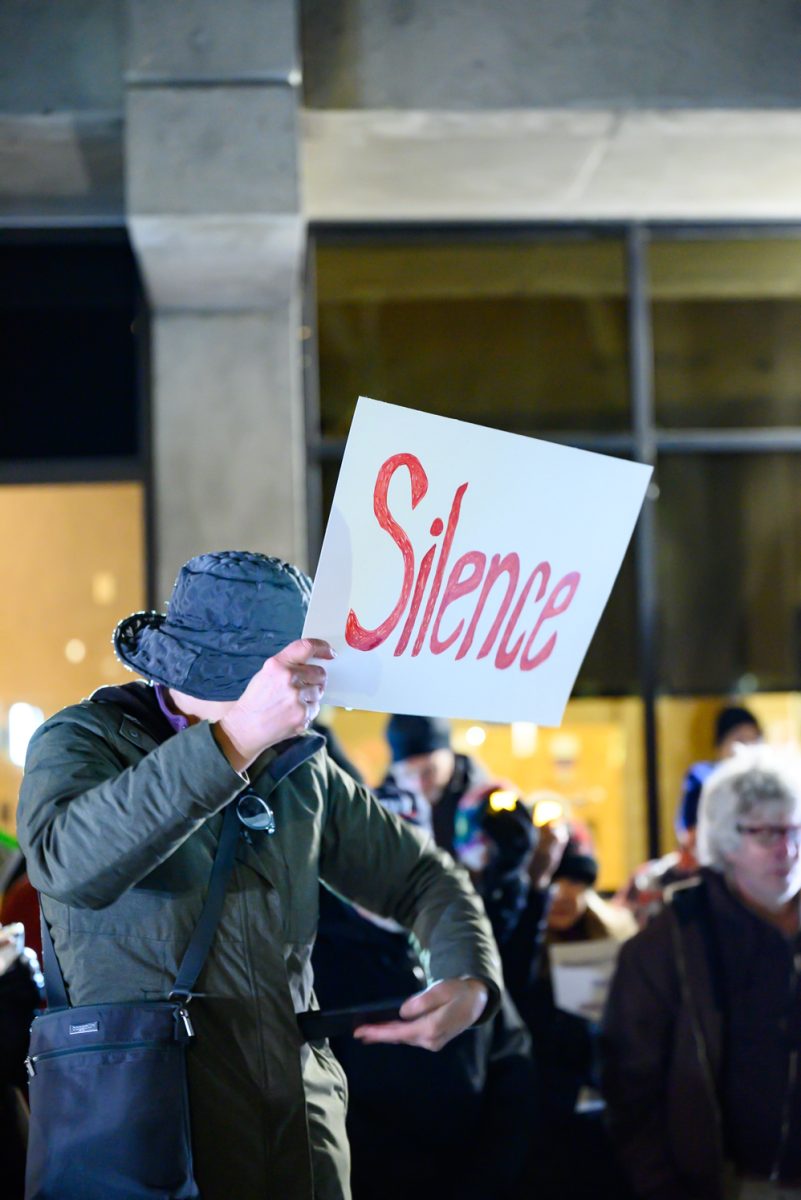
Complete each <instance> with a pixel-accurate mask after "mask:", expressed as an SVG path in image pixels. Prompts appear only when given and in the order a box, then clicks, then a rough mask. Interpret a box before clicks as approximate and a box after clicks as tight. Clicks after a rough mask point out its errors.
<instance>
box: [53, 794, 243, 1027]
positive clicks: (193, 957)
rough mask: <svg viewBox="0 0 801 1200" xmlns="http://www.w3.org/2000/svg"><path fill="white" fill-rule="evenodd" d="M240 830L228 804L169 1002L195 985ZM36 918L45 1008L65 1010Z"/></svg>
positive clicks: (186, 994)
mask: <svg viewBox="0 0 801 1200" xmlns="http://www.w3.org/2000/svg"><path fill="white" fill-rule="evenodd" d="M241 828H242V826H241V825H240V822H239V818H238V817H237V815H236V802H233V803H230V804H229V805H228V807H227V808H226V810H225V816H224V817H223V824H222V830H221V831H220V840H219V842H218V843H217V851H216V853H215V856H214V865H213V867H212V869H211V878H210V880H209V888H208V891H207V893H206V899H205V901H204V903H203V911H202V912H201V914H200V918H199V920H198V923H197V925H196V926H195V930H194V933H193V934H192V937H191V940H190V942H189V945H188V947H187V949H186V953H185V954H184V956H183V958H182V959H181V965H180V967H179V968H178V974H177V975H176V977H175V983H174V984H173V986H172V988H171V989H170V992H169V999H171V1000H172V999H175V1000H184V1001H186V1000H188V999H189V998H190V996H191V994H192V988H193V987H194V986H195V984H196V982H197V978H198V975H199V974H200V972H201V970H202V969H203V964H204V963H205V961H206V958H207V957H208V953H209V950H210V949H211V943H212V941H213V940H214V934H215V932H216V930H217V925H218V924H219V920H220V914H221V912H222V906H223V901H224V899H225V892H226V888H227V887H228V881H229V880H230V878H231V872H232V870H233V866H234V855H235V853H236V843H237V839H238V837H239V833H240V830H241ZM39 915H40V918H41V924H42V958H43V966H44V977H45V995H46V997H47V1007H48V1008H49V1009H53V1008H69V1007H70V1003H69V999H68V997H67V989H66V986H65V984H64V976H63V975H62V974H61V967H60V966H59V964H58V958H57V956H56V951H55V947H54V945H53V939H52V937H51V935H50V929H49V927H48V924H47V921H46V920H45V916H44V913H43V912H42V909H41V904H40V908H39Z"/></svg>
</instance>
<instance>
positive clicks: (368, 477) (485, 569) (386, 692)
mask: <svg viewBox="0 0 801 1200" xmlns="http://www.w3.org/2000/svg"><path fill="white" fill-rule="evenodd" d="M650 475H651V470H650V468H649V467H645V466H642V465H641V464H639V463H631V462H625V461H622V460H620V459H614V458H608V457H605V456H603V455H600V454H590V453H588V452H586V451H583V450H573V449H570V448H568V447H565V446H558V445H554V444H552V443H549V442H542V441H537V440H535V439H533V438H527V437H521V436H518V435H516V434H510V433H503V432H501V431H500V430H496V429H486V428H484V427H481V426H478V425H470V424H467V423H466V422H464V421H454V420H450V419H448V418H446V417H435V416H431V415H430V414H428V413H422V412H416V411H415V410H413V409H407V408H399V407H397V406H395V405H391V404H382V403H380V402H379V401H377V400H367V399H365V398H364V397H362V398H361V399H360V400H359V402H358V405H357V407H356V412H355V414H354V417H353V424H352V426H351V430H350V435H349V437H348V442H347V445H346V447H345V454H344V457H343V460H342V467H341V470H340V473H339V480H338V483H337V488H336V493H335V495H334V502H333V505H332V508H331V515H330V518H329V522H328V527H327V529H326V532H325V538H324V540H323V547H322V551H321V554H320V562H319V565H318V568H317V575H316V578H315V581H314V588H313V591H312V596H311V603H310V605H309V612H308V615H307V618H306V623H305V626H304V635H305V636H309V637H319V638H325V639H326V640H327V641H329V642H330V643H331V645H332V646H333V647H334V649H335V651H336V653H337V658H336V659H335V660H334V661H333V662H331V663H328V662H326V664H325V666H326V669H327V671H328V686H327V688H326V701H327V702H328V703H331V704H338V705H343V706H345V707H350V708H361V709H368V710H371V711H374V712H398V713H413V714H418V715H421V716H439V717H466V718H470V719H473V720H483V721H503V722H511V721H531V722H534V723H535V724H539V725H558V724H559V722H560V721H561V719H562V714H563V712H564V708H565V705H566V703H567V701H568V698H569V696H570V691H571V689H572V687H573V683H574V682H575V679H576V675H577V674H578V670H579V667H580V665H581V661H582V659H583V658H584V655H585V653H586V651H587V647H588V645H589V643H590V639H591V637H592V635H593V632H594V631H595V627H596V625H597V624H598V620H599V618H600V616H601V613H602V612H603V608H604V605H605V604H606V601H607V598H608V596H609V592H610V590H611V588H612V584H613V582H614V580H615V576H616V575H617V572H618V570H619V568H620V563H621V561H622V558H623V554H624V553H625V550H626V546H627V545H628V542H629V539H630V537H631V533H632V530H633V528H634V523H635V521H636V519H637V514H638V513H639V510H640V506H641V504H642V500H643V497H644V495H645V489H646V487H647V485H648V480H649V478H650Z"/></svg>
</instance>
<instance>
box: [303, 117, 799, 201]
mask: <svg viewBox="0 0 801 1200" xmlns="http://www.w3.org/2000/svg"><path fill="white" fill-rule="evenodd" d="M799 144H801V112H799V111H797V110H787V111H783V112H731V111H725V112H724V111H718V112H708V111H704V112H686V111H685V112H626V113H619V112H611V111H591V112H575V111H568V110H551V111H546V110H541V111H518V110H514V111H507V112H485V113H476V112H469V113H468V112H461V113H456V112H448V113H445V112H431V111H426V112H422V111H419V112H411V111H408V110H404V111H394V112H393V111H381V112H378V111H371V112H351V111H348V112H310V111H306V112H305V113H304V114H303V178H304V193H305V198H306V213H307V216H308V217H309V218H310V219H311V220H316V221H354V222H369V221H401V222H403V221H455V222H459V221H539V220H544V221H548V220H558V221H585V220H586V221H598V220H677V221H682V220H692V221H695V220H697V221H724V220H739V221H751V220H753V221H761V220H765V221H795V220H801V154H799V152H798V146H799Z"/></svg>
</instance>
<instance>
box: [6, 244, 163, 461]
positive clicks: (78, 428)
mask: <svg viewBox="0 0 801 1200" xmlns="http://www.w3.org/2000/svg"><path fill="white" fill-rule="evenodd" d="M136 295H137V277H136V268H135V265H134V260H133V255H132V253H131V250H130V248H129V246H128V245H127V243H119V244H99V245H88V244H77V243H76V244H71V245H63V244H50V243H48V244H38V245H29V244H18V243H13V244H4V245H2V246H0V378H1V379H2V384H3V410H2V419H1V420H0V458H2V459H4V460H7V461H8V460H20V459H27V460H35V459H69V458H90V457H92V458H98V457H103V456H112V457H127V456H133V455H135V454H137V453H138V451H139V449H140V445H139V440H140V438H139V412H138V404H137V396H138V393H137V378H136V375H137V346H136V340H137V334H143V333H144V330H139V329H137V326H136V323H135V313H136Z"/></svg>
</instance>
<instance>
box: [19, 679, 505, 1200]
mask: <svg viewBox="0 0 801 1200" xmlns="http://www.w3.org/2000/svg"><path fill="white" fill-rule="evenodd" d="M128 688H130V689H137V695H138V696H139V697H140V698H145V699H146V700H147V702H148V703H150V697H153V692H152V691H151V690H150V689H149V688H147V686H146V685H144V684H130V685H128ZM126 690H127V689H126ZM147 725H148V723H147V722H139V721H137V720H136V719H134V718H133V717H132V716H131V715H128V714H126V712H124V711H123V709H121V708H120V707H118V706H116V705H115V704H112V703H101V702H98V701H96V700H86V701H83V702H81V703H80V704H77V705H75V706H73V707H70V708H66V709H64V710H63V711H62V712H60V713H58V714H56V716H54V717H52V718H51V719H50V720H49V721H47V722H46V723H45V725H43V726H42V728H41V729H40V730H39V731H38V732H37V734H36V735H35V737H34V738H33V739H32V741H31V744H30V748H29V752H28V759H27V763H26V770H25V777H24V780H23V785H22V791H21V794H20V803H19V811H18V825H19V838H20V843H21V846H22V848H23V850H24V852H25V856H26V859H27V864H28V872H29V875H30V879H31V882H32V883H33V885H34V887H36V888H37V889H38V890H39V891H40V892H41V893H42V904H43V909H44V913H45V916H46V918H47V920H48V921H49V923H50V925H51V928H52V933H53V940H54V943H55V948H56V953H57V955H58V958H59V962H60V964H61V968H62V971H63V974H64V978H65V980H66V983H67V986H68V990H69V995H70V1002H71V1003H72V1004H91V1003H99V1002H109V1001H126V1000H127V1001H130V1000H141V999H161V998H164V997H165V996H166V994H167V993H168V991H169V989H170V985H171V984H172V982H173V980H174V978H175V975H176V973H177V970H178V965H179V962H180V960H181V957H182V955H183V952H184V950H185V948H186V946H187V944H188V942H189V939H190V937H191V934H192V931H193V929H194V926H195V924H196V922H197V920H198V917H199V915H200V911H201V907H202V904H203V900H204V897H205V891H206V887H207V883H208V880H209V875H210V872H211V865H212V861H213V858H214V853H215V850H216V846H217V839H218V834H219V830H220V826H221V824H222V816H221V810H222V809H223V808H224V807H225V805H226V804H228V803H229V801H231V800H232V799H233V797H234V796H236V794H237V793H238V792H239V791H241V790H242V787H243V780H242V777H241V776H240V775H238V774H237V773H236V772H235V771H234V770H233V769H232V767H231V766H230V765H229V763H228V761H227V759H226V758H225V756H224V755H223V754H222V752H221V750H220V749H219V747H218V745H217V742H216V741H215V739H214V737H213V735H212V731H211V727H210V726H209V725H208V723H206V722H202V723H200V724H196V725H193V726H191V727H190V728H188V729H186V730H184V731H183V732H181V733H177V734H173V735H172V736H168V737H167V740H166V741H163V742H162V743H159V741H158V739H157V738H156V737H154V736H153V735H152V733H151V732H148V728H146V726H147ZM149 728H150V729H151V730H152V725H150V726H149ZM275 757H276V751H275V750H268V751H266V752H265V753H264V755H262V756H261V757H260V758H259V759H258V760H257V762H256V763H255V764H254V766H253V767H251V769H250V779H251V782H252V784H253V786H254V787H255V790H256V791H257V792H258V793H259V795H261V796H263V797H264V798H265V799H268V800H269V803H270V805H271V807H272V808H273V811H274V813H275V820H276V832H275V835H274V836H272V837H270V836H267V835H266V834H256V835H255V836H254V838H253V842H252V844H251V845H248V844H247V843H246V841H245V840H244V839H240V843H239V847H238V850H237V860H236V865H235V869H234V875H233V878H232V880H231V882H230V883H229V885H228V891H227V894H226V900H225V905H224V908H223V914H222V917H221V919H220V925H219V928H218V932H217V935H216V938H215V941H214V943H213V945H212V949H211V952H210V954H209V957H208V960H207V962H206V966H205V967H204V970H203V972H202V974H201V976H200V979H199V981H198V984H197V989H196V991H197V996H196V998H195V999H194V1000H193V1002H192V1008H191V1012H192V1019H193V1023H194V1027H195V1031H196V1034H197V1036H196V1038H195V1039H194V1041H193V1043H192V1045H191V1048H190V1052H189V1089H190V1105H191V1111H192V1134H193V1147H194V1154H195V1171H196V1176H197V1179H198V1184H199V1187H200V1192H201V1196H202V1200H231V1197H232V1196H236V1198H237V1200H311V1198H312V1197H316V1198H317V1200H341V1198H343V1197H347V1196H348V1195H349V1186H348V1151H347V1141H346V1137H345V1123H344V1121H345V1105H346V1083H345V1077H344V1074H343V1072H342V1070H341V1068H340V1067H339V1064H338V1063H337V1062H336V1060H335V1059H334V1057H333V1055H332V1054H331V1052H330V1051H329V1050H328V1048H327V1044H325V1045H324V1044H323V1043H316V1044H314V1045H303V1044H302V1043H301V1040H300V1037H299V1034H298V1029H297V1025H296V1021H295V1013H296V1012H298V1011H301V1010H303V1009H305V1008H307V1007H309V1006H314V1004H315V1001H314V997H313V992H312V974H311V967H310V964H309V959H310V954H311V948H312V944H313V941H314V936H315V930H316V926H317V908H318V887H319V884H318V880H323V881H324V882H325V883H326V884H328V885H329V886H330V887H331V888H333V889H334V890H335V891H337V892H339V893H341V894H342V895H344V896H347V897H349V898H351V899H352V900H354V901H356V902H357V903H359V904H361V905H363V906H364V907H365V908H368V909H370V910H371V911H373V912H376V913H379V914H381V915H383V916H387V917H393V918H395V919H396V920H397V921H399V922H401V923H402V924H403V925H405V926H407V927H408V928H409V929H411V930H412V931H413V933H414V935H415V937H416V938H417V940H418V941H419V943H420V944H421V946H422V947H423V948H424V951H425V955H426V961H427V966H428V969H429V973H430V976H431V977H432V978H453V977H458V976H463V975H470V976H476V977H479V978H483V979H485V980H487V981H488V982H489V984H490V988H491V992H492V993H493V996H494V997H495V996H497V989H498V988H499V987H500V985H501V979H500V967H499V964H498V956H497V951H496V949H495V944H494V942H493V940H492V935H491V933H490V930H489V925H488V923H487V920H486V918H485V916H484V914H483V910H482V906H481V902H480V901H479V900H478V898H477V897H476V896H475V894H474V892H473V891H472V889H471V887H470V884H469V883H468V882H467V880H466V877H465V876H464V875H463V874H462V873H461V872H460V871H459V870H458V869H456V868H455V867H454V866H453V864H452V862H451V860H450V859H449V858H448V857H447V856H446V855H444V854H442V853H441V852H440V851H438V850H437V849H435V848H434V846H433V844H432V843H430V842H429V843H423V842H422V841H421V840H420V839H419V838H418V837H417V836H416V834H415V832H414V831H413V830H412V829H410V828H409V827H408V826H406V825H404V823H403V822H402V821H400V820H398V819H397V818H395V817H394V816H393V815H392V814H390V813H388V812H386V811H385V810H384V809H383V808H382V807H381V806H380V805H379V804H378V803H377V802H376V801H375V800H374V799H373V798H372V797H371V796H370V794H369V792H368V791H367V790H366V789H364V788H362V787H360V786H359V785H357V784H356V783H354V782H353V780H352V779H350V777H349V776H347V775H345V774H344V773H343V772H342V771H341V770H340V769H339V768H338V767H337V766H336V765H335V764H334V763H332V762H331V761H330V759H329V758H328V757H327V755H326V753H325V751H324V750H322V749H321V750H320V751H318V752H317V753H314V754H313V755H312V757H311V758H309V759H308V760H307V761H306V762H303V763H301V764H300V765H299V766H298V767H296V768H295V769H294V770H293V771H292V772H291V774H289V775H288V776H287V777H286V778H284V779H282V780H279V782H278V783H277V784H275V783H274V782H273V780H272V779H271V778H270V776H269V775H268V774H267V772H266V768H267V766H269V764H270V762H271V761H273V759H274V758H275ZM487 1015H489V1014H487Z"/></svg>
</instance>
